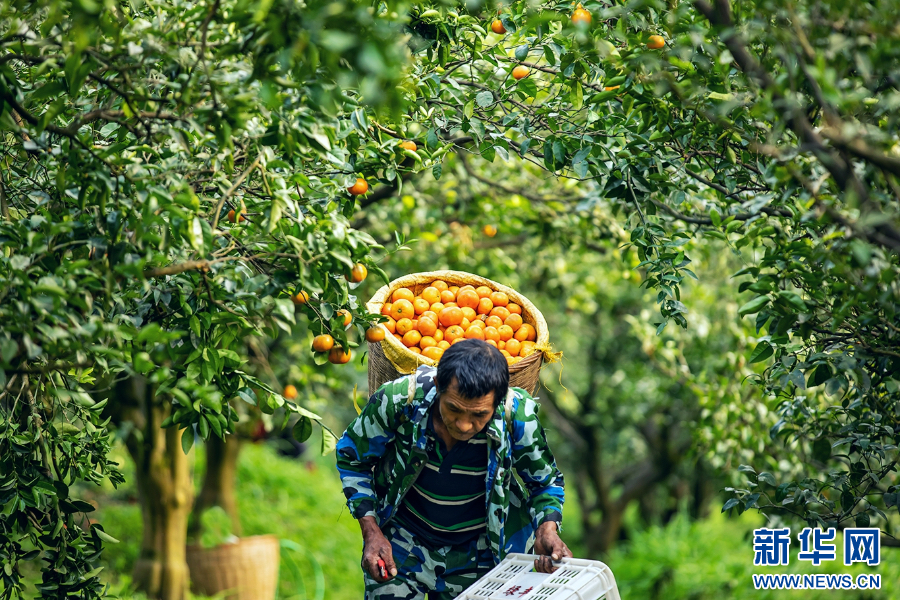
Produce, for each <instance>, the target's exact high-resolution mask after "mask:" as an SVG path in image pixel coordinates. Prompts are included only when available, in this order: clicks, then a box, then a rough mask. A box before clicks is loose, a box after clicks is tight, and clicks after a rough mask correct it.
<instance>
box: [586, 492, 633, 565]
mask: <svg viewBox="0 0 900 600" xmlns="http://www.w3.org/2000/svg"><path fill="white" fill-rule="evenodd" d="M624 519H625V509H624V508H619V507H618V506H616V505H615V503H613V506H612V507H610V508H609V510H605V511H603V517H602V518H601V520H600V523H599V524H597V525H596V526H594V527H593V528H591V530H590V531H585V533H586V535H585V540H584V542H585V546H586V548H587V552H588V556H589V557H591V558H600V557H603V556H604V555H606V553H607V552H609V551H610V550H612V547H613V546H614V545H615V543H616V540H618V539H619V534H620V533H621V532H622V523H623V521H624Z"/></svg>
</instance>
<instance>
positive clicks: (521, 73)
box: [512, 65, 531, 81]
mask: <svg viewBox="0 0 900 600" xmlns="http://www.w3.org/2000/svg"><path fill="white" fill-rule="evenodd" d="M530 72H531V71H529V70H528V67H526V66H525V65H519V66H518V67H516V68H515V69H513V70H512V76H513V79H515V80H516V81H518V80H519V79H522V78H523V77H527V76H528V73H530Z"/></svg>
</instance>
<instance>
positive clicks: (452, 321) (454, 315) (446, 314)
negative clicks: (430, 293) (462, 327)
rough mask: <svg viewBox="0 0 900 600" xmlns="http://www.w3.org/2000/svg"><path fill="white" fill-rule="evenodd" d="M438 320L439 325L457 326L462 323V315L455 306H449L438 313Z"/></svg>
mask: <svg viewBox="0 0 900 600" xmlns="http://www.w3.org/2000/svg"><path fill="white" fill-rule="evenodd" d="M438 319H440V321H441V325H443V326H444V327H450V326H451V325H459V324H460V323H462V320H463V314H462V311H461V310H460V309H458V308H456V307H455V306H450V307H447V308H444V310H442V311H441V312H440V313H438Z"/></svg>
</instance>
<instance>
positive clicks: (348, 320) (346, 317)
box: [337, 309, 353, 327]
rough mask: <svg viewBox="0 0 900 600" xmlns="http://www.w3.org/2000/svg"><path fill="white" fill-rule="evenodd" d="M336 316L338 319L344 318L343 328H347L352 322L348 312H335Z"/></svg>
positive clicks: (351, 316)
mask: <svg viewBox="0 0 900 600" xmlns="http://www.w3.org/2000/svg"><path fill="white" fill-rule="evenodd" d="M337 314H338V316H339V317H344V327H348V326H349V325H350V323H352V322H353V315H351V314H350V311H349V310H344V309H341V310H339V311H337Z"/></svg>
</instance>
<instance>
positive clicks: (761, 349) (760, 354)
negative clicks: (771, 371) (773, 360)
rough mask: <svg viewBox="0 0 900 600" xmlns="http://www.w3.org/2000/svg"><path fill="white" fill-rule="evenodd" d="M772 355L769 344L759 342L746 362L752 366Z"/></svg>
mask: <svg viewBox="0 0 900 600" xmlns="http://www.w3.org/2000/svg"><path fill="white" fill-rule="evenodd" d="M774 353H775V350H773V349H772V346H771V344H769V342H760V343H759V344H757V345H756V348H754V349H753V352H752V353H751V354H750V359H749V360H748V361H747V362H748V363H749V364H751V365H752V364H753V363H757V362H761V361H764V360H766V359H767V358H769V357H770V356H772V355H773V354H774Z"/></svg>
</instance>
